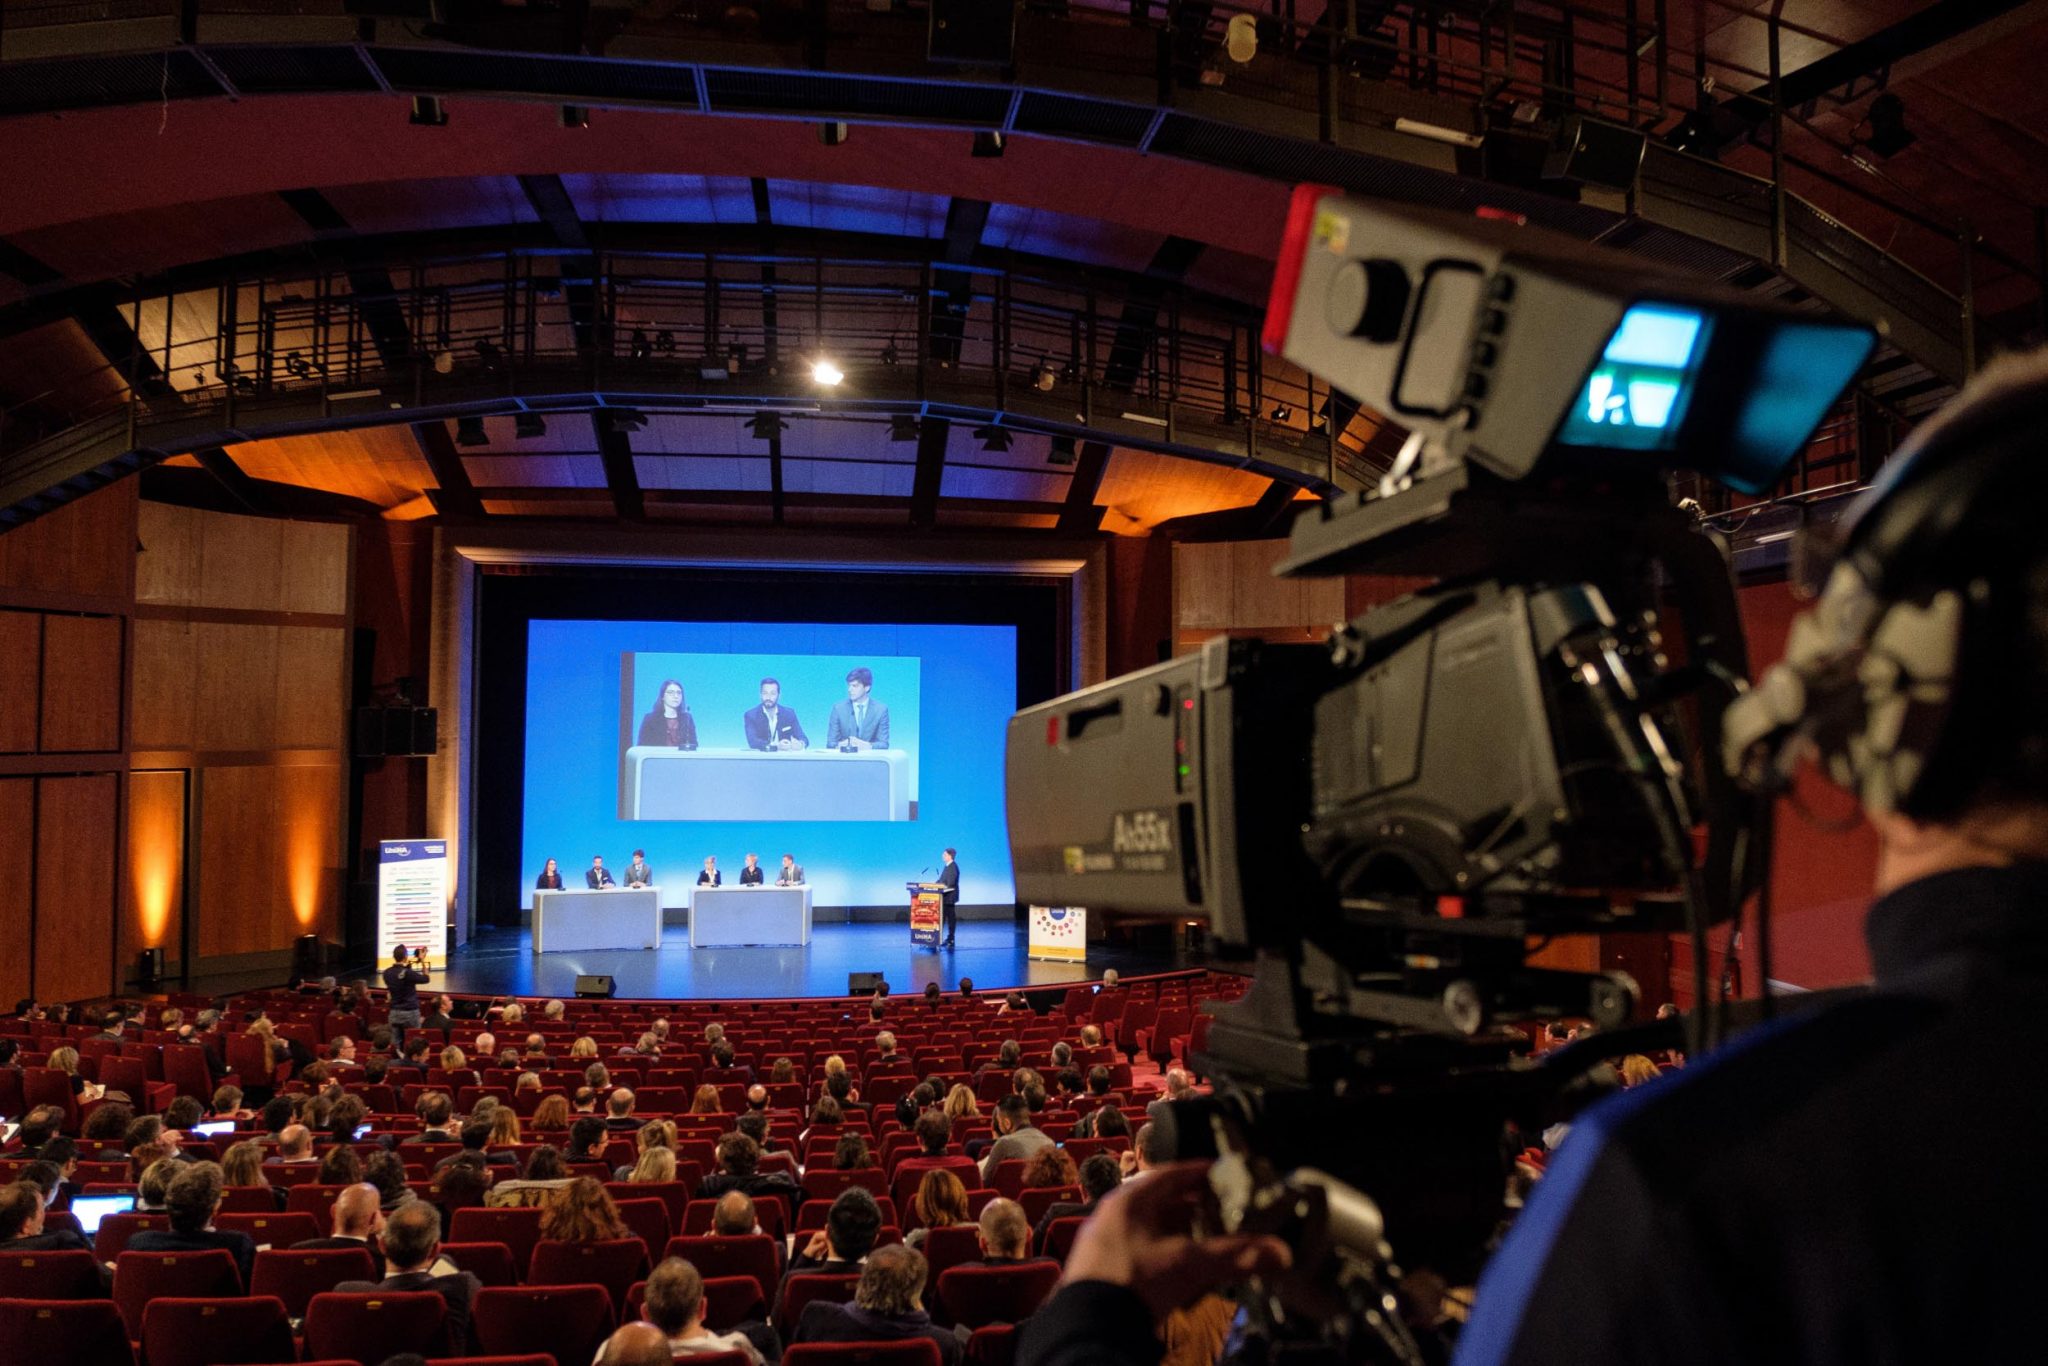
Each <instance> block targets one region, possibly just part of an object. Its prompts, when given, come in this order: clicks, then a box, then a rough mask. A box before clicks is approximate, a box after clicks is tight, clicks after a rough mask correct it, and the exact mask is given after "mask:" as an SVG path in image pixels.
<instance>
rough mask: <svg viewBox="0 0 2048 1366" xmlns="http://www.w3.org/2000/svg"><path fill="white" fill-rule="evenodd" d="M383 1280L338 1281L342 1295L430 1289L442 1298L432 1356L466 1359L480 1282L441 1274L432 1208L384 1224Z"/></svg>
mask: <svg viewBox="0 0 2048 1366" xmlns="http://www.w3.org/2000/svg"><path fill="white" fill-rule="evenodd" d="M383 1244H384V1264H385V1270H384V1275H383V1276H382V1277H381V1278H380V1279H378V1280H375V1281H343V1282H342V1283H341V1284H340V1285H337V1286H335V1287H334V1288H335V1289H336V1290H337V1291H340V1292H341V1293H342V1294H345V1295H346V1294H371V1293H374V1292H375V1291H379V1290H391V1291H407V1290H430V1291H432V1292H433V1293H434V1294H436V1295H439V1296H440V1297H441V1300H442V1303H443V1305H444V1310H443V1316H442V1319H441V1341H440V1344H439V1345H440V1348H441V1350H440V1351H438V1352H435V1353H434V1355H436V1356H444V1355H445V1356H465V1355H467V1354H468V1353H469V1351H470V1336H469V1318H470V1307H471V1305H472V1304H474V1303H475V1301H476V1292H477V1291H479V1290H481V1289H482V1288H483V1283H482V1282H481V1281H479V1280H478V1279H477V1278H476V1276H475V1275H474V1274H473V1273H471V1272H468V1271H457V1270H450V1269H444V1268H446V1267H447V1266H448V1264H447V1263H446V1262H445V1261H440V1260H439V1257H440V1251H441V1221H440V1219H439V1218H438V1217H437V1216H436V1215H435V1213H434V1208H433V1206H432V1205H429V1204H428V1203H426V1202H425V1201H424V1200H416V1201H414V1202H413V1203H411V1204H409V1205H405V1206H403V1207H402V1208H400V1209H398V1210H396V1211H394V1212H393V1213H392V1214H391V1215H390V1216H389V1217H388V1218H386V1219H385V1220H384V1235H383Z"/></svg>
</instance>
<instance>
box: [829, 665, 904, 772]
mask: <svg viewBox="0 0 2048 1366" xmlns="http://www.w3.org/2000/svg"><path fill="white" fill-rule="evenodd" d="M874 687H875V675H874V671H873V670H871V669H867V668H856V669H852V670H849V671H848V672H847V675H846V700H845V701H844V702H834V703H833V704H832V715H831V716H830V717H829V718H827V720H826V722H825V748H827V749H837V750H843V751H846V752H849V753H851V752H853V751H856V750H863V749H887V748H889V709H888V708H887V707H886V706H884V705H882V703H881V701H880V699H878V698H874V697H870V696H869V695H868V694H869V693H871V692H873V691H874Z"/></svg>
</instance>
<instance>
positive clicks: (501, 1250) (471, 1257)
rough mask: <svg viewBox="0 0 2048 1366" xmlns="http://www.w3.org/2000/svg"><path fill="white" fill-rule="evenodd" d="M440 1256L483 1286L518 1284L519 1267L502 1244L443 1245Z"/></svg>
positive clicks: (510, 1251) (507, 1248)
mask: <svg viewBox="0 0 2048 1366" xmlns="http://www.w3.org/2000/svg"><path fill="white" fill-rule="evenodd" d="M441 1255H442V1256H443V1257H446V1258H447V1259H448V1260H449V1261H451V1262H453V1263H455V1265H456V1266H457V1267H459V1268H460V1269H461V1270H464V1271H467V1272H469V1273H470V1274H471V1275H473V1276H475V1277H476V1278H477V1279H478V1280H480V1281H482V1282H483V1283H484V1284H485V1285H517V1284H519V1266H518V1263H516V1262H514V1261H513V1260H512V1249H511V1248H509V1247H506V1246H505V1245H504V1244H503V1243H443V1244H441Z"/></svg>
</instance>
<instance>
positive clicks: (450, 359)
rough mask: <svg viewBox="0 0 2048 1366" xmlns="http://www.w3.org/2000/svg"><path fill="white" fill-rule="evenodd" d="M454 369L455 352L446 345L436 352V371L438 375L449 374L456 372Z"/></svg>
mask: <svg viewBox="0 0 2048 1366" xmlns="http://www.w3.org/2000/svg"><path fill="white" fill-rule="evenodd" d="M454 371H455V353H454V352H453V351H450V350H449V349H448V348H447V347H445V346H444V347H442V348H441V349H440V350H438V351H436V352H435V353H434V373H435V374H437V375H447V374H452V373H454Z"/></svg>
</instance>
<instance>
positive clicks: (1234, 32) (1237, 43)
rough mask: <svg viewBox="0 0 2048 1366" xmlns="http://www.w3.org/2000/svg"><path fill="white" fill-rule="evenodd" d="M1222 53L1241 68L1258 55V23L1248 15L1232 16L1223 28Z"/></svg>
mask: <svg viewBox="0 0 2048 1366" xmlns="http://www.w3.org/2000/svg"><path fill="white" fill-rule="evenodd" d="M1223 52H1224V55H1225V56H1227V57H1229V58H1230V60H1231V61H1233V62H1236V63H1237V64H1238V65H1239V66H1243V65H1244V64H1245V63H1246V62H1248V61H1250V60H1251V59H1252V58H1254V57H1256V56H1258V55H1259V21H1258V20H1257V19H1254V18H1253V17H1252V16H1251V15H1249V14H1233V15H1231V16H1230V22H1229V23H1227V24H1225V25H1224V26H1223Z"/></svg>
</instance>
